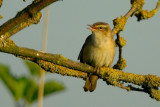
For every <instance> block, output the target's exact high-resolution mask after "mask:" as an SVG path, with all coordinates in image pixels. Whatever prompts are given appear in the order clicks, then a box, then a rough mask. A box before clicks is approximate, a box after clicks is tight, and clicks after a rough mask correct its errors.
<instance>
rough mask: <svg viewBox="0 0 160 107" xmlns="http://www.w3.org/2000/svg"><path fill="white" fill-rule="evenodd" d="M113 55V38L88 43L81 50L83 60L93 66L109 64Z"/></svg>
mask: <svg viewBox="0 0 160 107" xmlns="http://www.w3.org/2000/svg"><path fill="white" fill-rule="evenodd" d="M114 55H115V44H114V41H113V40H111V41H110V40H108V41H107V42H102V43H98V44H97V45H96V44H94V45H93V44H92V43H90V44H88V45H87V46H86V47H85V49H84V52H83V60H84V62H86V63H88V64H90V65H92V66H95V67H101V66H106V67H108V66H111V64H112V61H113V58H114Z"/></svg>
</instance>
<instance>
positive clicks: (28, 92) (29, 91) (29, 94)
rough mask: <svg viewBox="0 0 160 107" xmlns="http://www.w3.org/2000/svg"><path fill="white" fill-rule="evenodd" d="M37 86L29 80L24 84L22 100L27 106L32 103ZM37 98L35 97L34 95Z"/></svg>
mask: <svg viewBox="0 0 160 107" xmlns="http://www.w3.org/2000/svg"><path fill="white" fill-rule="evenodd" d="M37 89H38V85H37V84H36V82H35V81H33V80H29V79H28V81H27V82H26V88H25V90H24V98H25V99H26V102H27V103H28V104H30V103H32V102H33V97H35V95H34V93H35V92H36V91H37ZM36 97H37V95H36Z"/></svg>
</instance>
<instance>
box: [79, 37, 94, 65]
mask: <svg viewBox="0 0 160 107" xmlns="http://www.w3.org/2000/svg"><path fill="white" fill-rule="evenodd" d="M91 36H92V35H89V36H88V37H87V38H86V41H85V43H84V44H83V46H82V49H81V51H80V53H79V56H78V60H80V62H82V63H83V51H84V48H85V46H86V45H87V43H89V41H90V40H91Z"/></svg>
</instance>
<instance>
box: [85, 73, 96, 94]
mask: <svg viewBox="0 0 160 107" xmlns="http://www.w3.org/2000/svg"><path fill="white" fill-rule="evenodd" d="M97 80H98V76H97V75H89V76H88V77H87V78H86V83H85V85H84V87H83V88H84V91H85V92H87V91H90V92H92V91H94V90H95V89H96V85H97Z"/></svg>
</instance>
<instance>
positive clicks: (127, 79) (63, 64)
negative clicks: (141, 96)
mask: <svg viewBox="0 0 160 107" xmlns="http://www.w3.org/2000/svg"><path fill="white" fill-rule="evenodd" d="M2 44H5V45H2ZM0 51H1V52H6V53H10V54H13V55H15V56H18V57H21V58H24V59H28V60H30V61H33V62H35V63H37V64H38V65H39V66H41V67H42V68H43V69H44V70H46V71H49V72H55V73H58V74H61V75H68V76H73V77H78V78H83V79H85V78H86V76H87V73H93V74H96V75H98V76H99V78H101V79H103V80H104V81H106V83H107V84H109V85H113V86H117V87H120V88H122V89H125V90H127V91H130V90H135V88H133V86H132V87H131V86H125V85H124V83H132V84H135V85H138V86H141V87H142V89H143V90H142V91H143V92H147V93H148V94H149V95H150V96H151V97H153V98H154V99H156V100H158V101H160V96H159V94H157V93H160V90H158V87H160V77H157V76H155V75H150V74H149V75H139V74H133V73H127V72H124V71H120V70H117V69H113V68H101V69H100V70H99V71H98V72H96V71H95V69H94V68H93V67H92V66H89V65H87V64H83V63H79V62H75V61H72V60H70V59H67V58H65V57H63V56H62V55H56V54H48V53H43V52H40V51H36V50H33V49H28V48H23V47H18V46H16V45H14V44H13V42H12V41H11V40H10V41H8V42H6V43H1V44H0ZM153 90H154V91H153Z"/></svg>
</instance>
